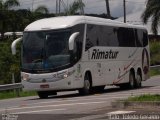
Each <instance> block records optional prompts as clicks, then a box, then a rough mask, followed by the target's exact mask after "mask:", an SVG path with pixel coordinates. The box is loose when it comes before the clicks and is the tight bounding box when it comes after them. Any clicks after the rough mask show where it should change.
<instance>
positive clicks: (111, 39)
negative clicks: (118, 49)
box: [85, 25, 119, 50]
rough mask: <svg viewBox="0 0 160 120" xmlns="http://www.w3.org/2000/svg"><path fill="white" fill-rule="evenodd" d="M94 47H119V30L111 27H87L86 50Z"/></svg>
mask: <svg viewBox="0 0 160 120" xmlns="http://www.w3.org/2000/svg"><path fill="white" fill-rule="evenodd" d="M93 46H119V43H118V38H117V30H116V28H114V27H110V26H100V25H87V36H86V46H85V48H86V50H88V49H89V48H91V47H93Z"/></svg>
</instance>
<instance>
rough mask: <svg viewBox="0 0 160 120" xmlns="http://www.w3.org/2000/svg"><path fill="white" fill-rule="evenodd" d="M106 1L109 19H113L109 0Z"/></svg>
mask: <svg viewBox="0 0 160 120" xmlns="http://www.w3.org/2000/svg"><path fill="white" fill-rule="evenodd" d="M105 1H106V10H107V15H108V16H107V17H109V18H111V12H110V7H109V0H105Z"/></svg>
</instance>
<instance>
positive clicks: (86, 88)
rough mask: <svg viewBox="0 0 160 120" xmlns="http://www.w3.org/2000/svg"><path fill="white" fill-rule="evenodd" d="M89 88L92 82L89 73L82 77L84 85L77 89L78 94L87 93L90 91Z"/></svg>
mask: <svg viewBox="0 0 160 120" xmlns="http://www.w3.org/2000/svg"><path fill="white" fill-rule="evenodd" d="M91 88H92V84H91V80H90V77H89V74H86V75H85V77H84V86H83V88H82V89H80V90H79V94H80V95H88V94H90V93H91Z"/></svg>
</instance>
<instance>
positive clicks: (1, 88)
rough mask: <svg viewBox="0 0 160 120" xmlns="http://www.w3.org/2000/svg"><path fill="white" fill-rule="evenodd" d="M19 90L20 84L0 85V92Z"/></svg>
mask: <svg viewBox="0 0 160 120" xmlns="http://www.w3.org/2000/svg"><path fill="white" fill-rule="evenodd" d="M20 88H22V84H21V83H14V84H6V85H0V91H5V90H13V89H20Z"/></svg>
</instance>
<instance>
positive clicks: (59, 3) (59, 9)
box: [56, 0, 61, 16]
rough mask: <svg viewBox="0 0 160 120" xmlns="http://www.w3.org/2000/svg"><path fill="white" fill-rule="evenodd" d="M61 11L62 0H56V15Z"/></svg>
mask: <svg viewBox="0 0 160 120" xmlns="http://www.w3.org/2000/svg"><path fill="white" fill-rule="evenodd" d="M60 13H61V0H56V15H57V16H58V15H60Z"/></svg>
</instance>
